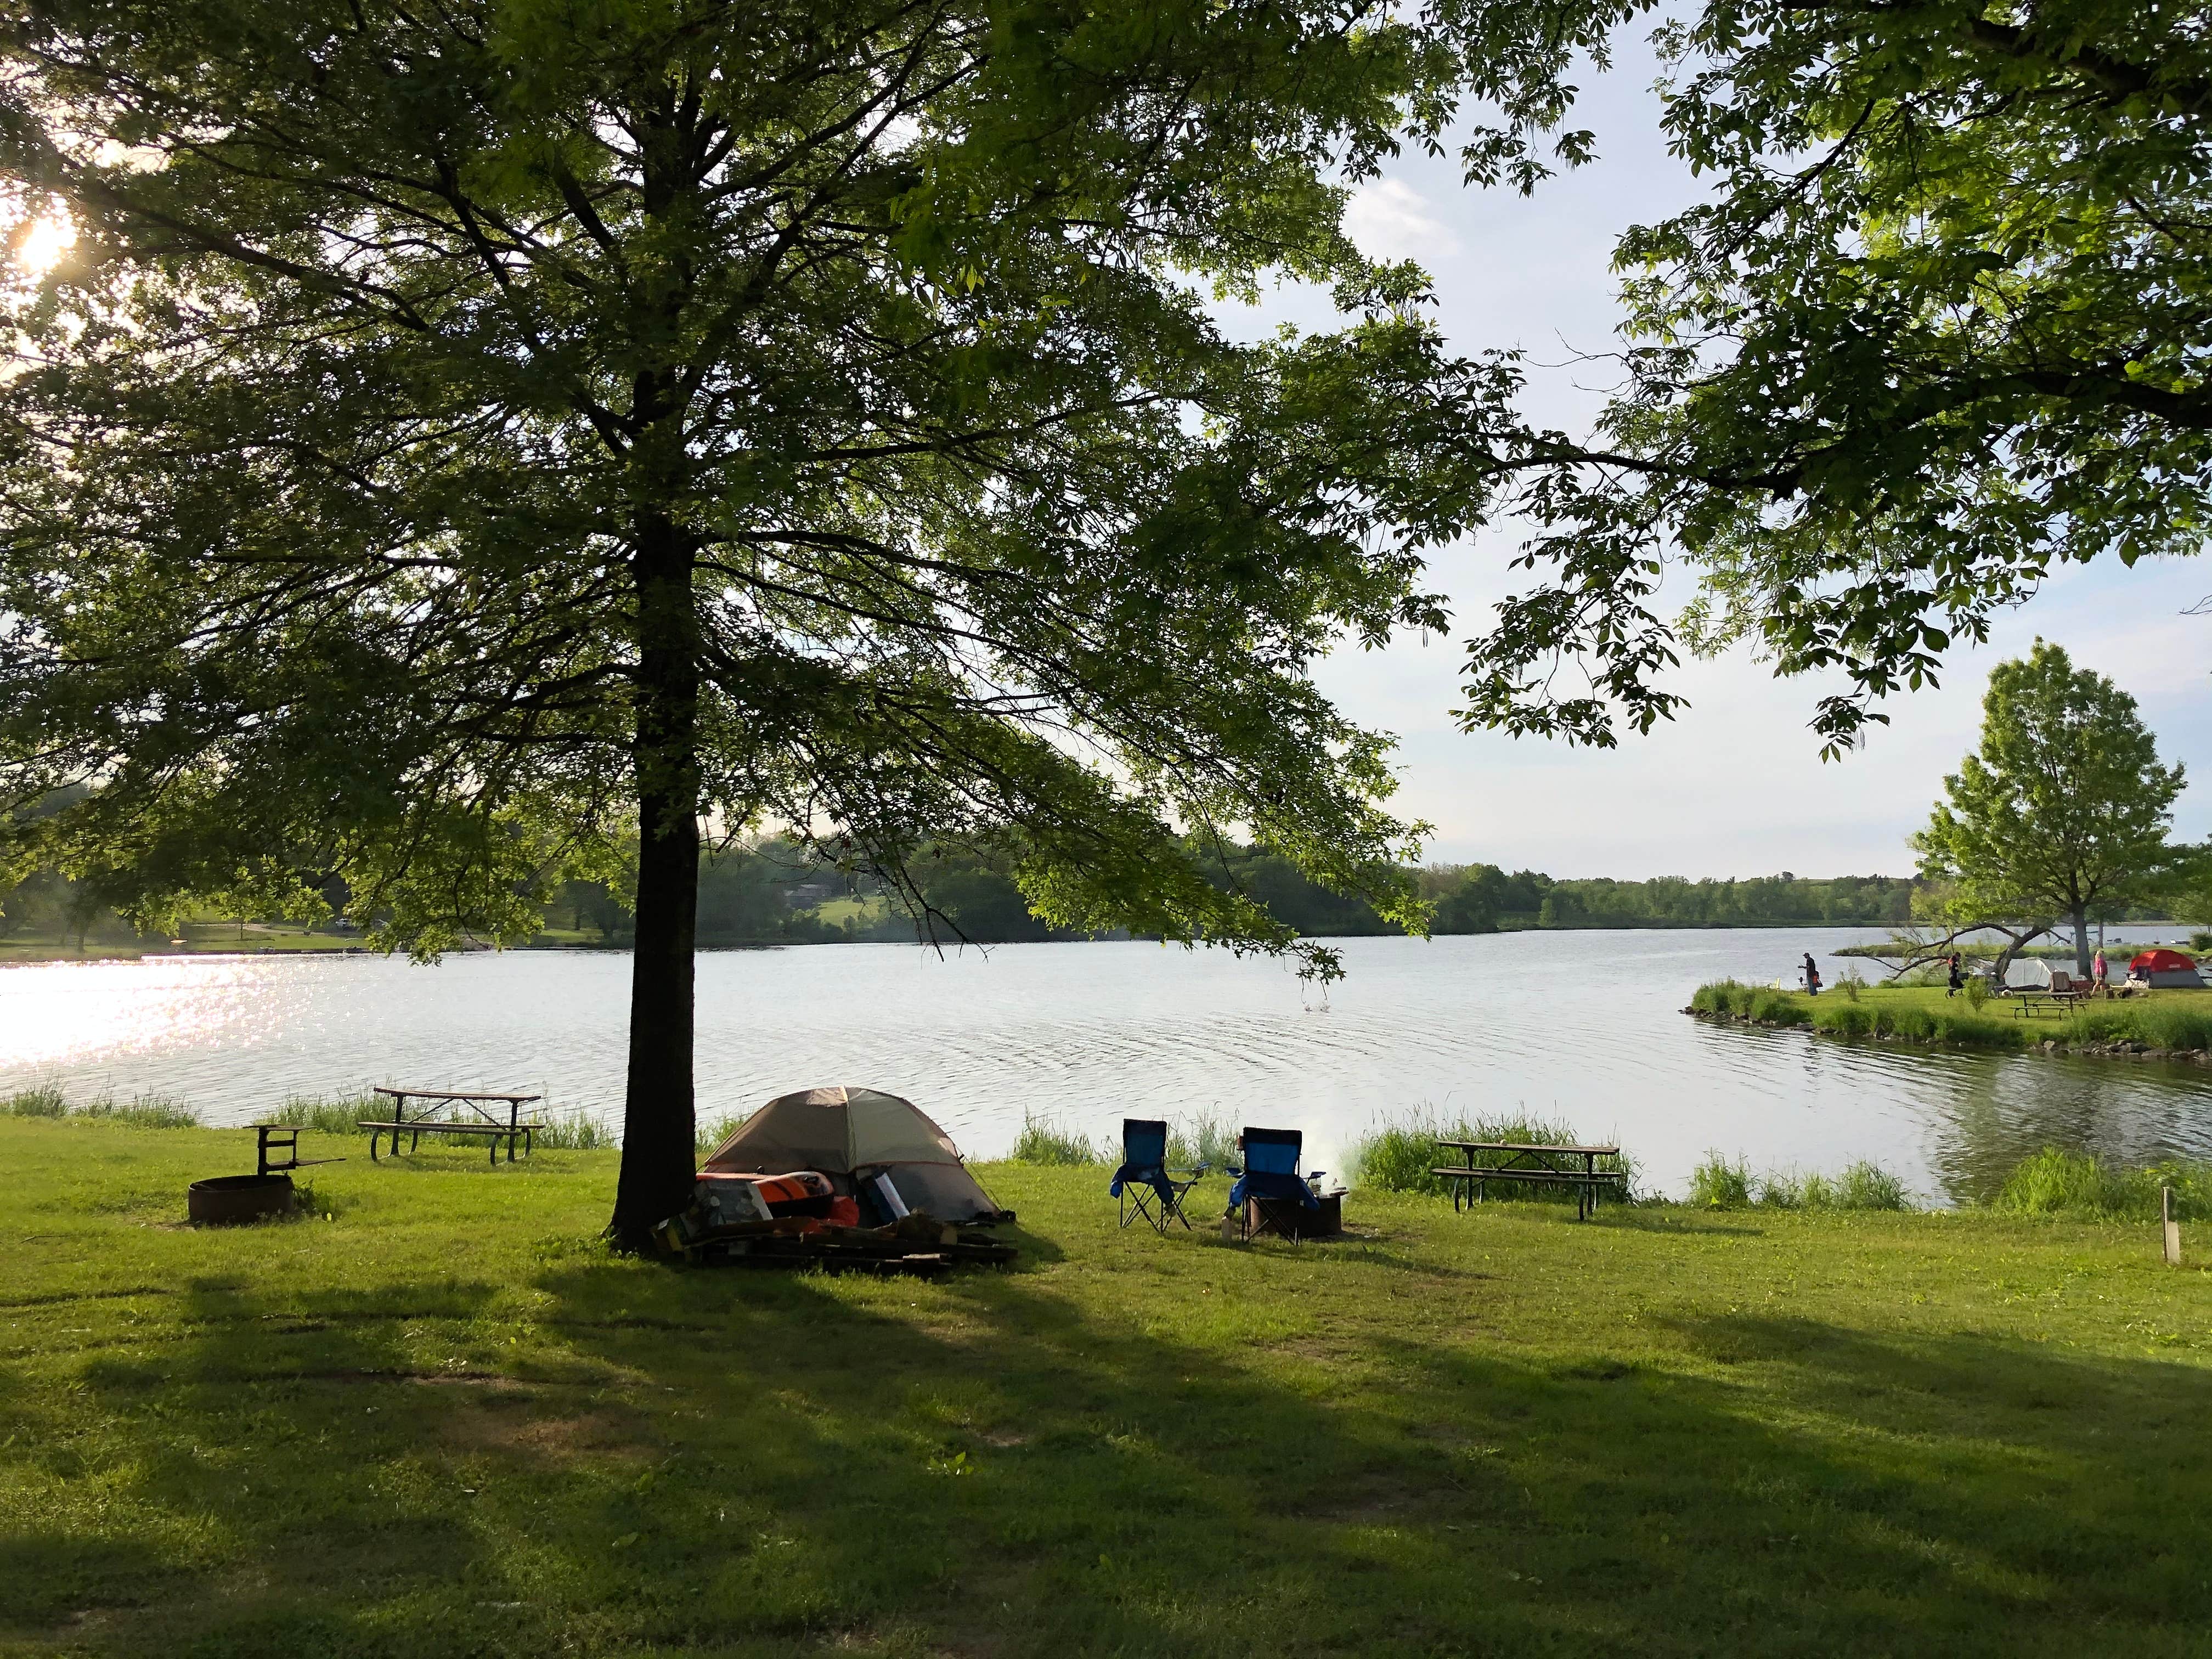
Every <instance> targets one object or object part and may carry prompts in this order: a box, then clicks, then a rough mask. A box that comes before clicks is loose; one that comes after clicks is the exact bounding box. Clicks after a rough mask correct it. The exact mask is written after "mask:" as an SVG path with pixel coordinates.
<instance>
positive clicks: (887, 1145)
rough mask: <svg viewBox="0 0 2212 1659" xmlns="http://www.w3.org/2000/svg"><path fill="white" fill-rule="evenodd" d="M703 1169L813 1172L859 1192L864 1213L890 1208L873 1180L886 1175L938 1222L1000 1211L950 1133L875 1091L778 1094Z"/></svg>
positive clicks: (902, 1197)
mask: <svg viewBox="0 0 2212 1659" xmlns="http://www.w3.org/2000/svg"><path fill="white" fill-rule="evenodd" d="M707 1168H708V1169H710V1170H732V1171H743V1172H746V1173H750V1174H757V1175H781V1174H783V1173H784V1172H785V1171H786V1170H820V1171H821V1172H822V1173H823V1175H826V1176H829V1178H830V1180H831V1181H832V1182H834V1183H836V1186H837V1188H838V1189H839V1190H840V1191H843V1192H854V1193H855V1194H858V1196H859V1197H860V1200H861V1202H862V1206H863V1208H864V1210H865V1209H866V1207H867V1206H869V1205H870V1204H873V1205H874V1206H876V1207H877V1208H878V1209H879V1210H880V1209H884V1208H887V1207H890V1206H889V1204H888V1197H887V1195H884V1194H882V1193H881V1188H879V1187H878V1185H877V1182H876V1177H877V1176H888V1177H889V1178H890V1185H891V1188H892V1189H893V1190H894V1191H895V1192H896V1194H897V1196H898V1199H899V1201H900V1203H901V1204H902V1205H903V1206H904V1207H905V1208H907V1209H908V1210H927V1211H928V1212H929V1213H930V1214H932V1215H933V1216H935V1217H936V1218H938V1219H939V1220H940V1221H978V1220H984V1219H987V1218H993V1217H995V1216H997V1215H998V1214H999V1213H1000V1211H999V1206H997V1205H996V1204H995V1203H994V1202H993V1201H992V1199H991V1195H990V1194H988V1193H987V1192H985V1191H984V1190H983V1189H982V1188H981V1187H980V1186H978V1185H977V1184H976V1182H975V1176H971V1175H969V1173H968V1168H967V1165H965V1164H963V1163H961V1161H960V1151H959V1148H957V1146H954V1145H953V1144H952V1139H951V1136H949V1135H947V1134H946V1133H945V1131H944V1130H942V1129H940V1128H939V1127H937V1125H935V1124H934V1123H933V1122H931V1121H929V1119H928V1118H927V1116H925V1115H923V1113H922V1112H921V1109H919V1108H917V1107H916V1106H915V1104H914V1103H912V1102H911V1101H905V1100H901V1099H900V1098H899V1097H897V1096H896V1095H887V1094H884V1092H883V1091H881V1090H879V1089H837V1088H830V1089H808V1090H805V1091H803V1092H801V1093H799V1094H795V1095H779V1096H777V1097H775V1099H774V1100H771V1101H770V1102H769V1103H768V1104H767V1105H765V1106H763V1107H762V1108H761V1109H760V1110H758V1111H757V1112H755V1113H754V1114H753V1115H751V1116H750V1117H749V1118H747V1119H746V1120H745V1121H744V1124H743V1125H742V1126H741V1127H739V1128H738V1130H737V1131H736V1133H733V1134H732V1135H731V1136H730V1138H729V1139H727V1140H725V1141H724V1142H723V1143H722V1144H721V1145H720V1146H717V1147H716V1148H714V1155H713V1156H712V1157H710V1158H708V1160H707ZM885 1218H888V1217H885Z"/></svg>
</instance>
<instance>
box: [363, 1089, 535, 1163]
mask: <svg viewBox="0 0 2212 1659" xmlns="http://www.w3.org/2000/svg"><path fill="white" fill-rule="evenodd" d="M374 1093H377V1094H380V1095H382V1096H384V1097H386V1099H388V1100H389V1101H391V1102H392V1115H391V1116H390V1117H388V1118H362V1119H359V1120H357V1121H356V1124H355V1127H356V1128H362V1129H366V1130H368V1156H369V1160H370V1162H372V1163H374V1162H375V1161H376V1143H377V1139H378V1137H380V1136H381V1135H385V1134H389V1135H390V1136H391V1137H392V1157H394V1158H397V1157H398V1156H399V1137H400V1136H401V1135H403V1134H404V1135H407V1136H408V1137H410V1139H409V1140H408V1143H407V1150H408V1151H409V1152H413V1151H415V1149H416V1147H418V1146H421V1145H422V1137H423V1136H424V1135H456V1136H459V1137H460V1138H462V1139H480V1140H483V1141H484V1142H485V1143H486V1150H487V1151H488V1152H489V1153H490V1154H491V1161H492V1162H493V1163H494V1164H497V1163H498V1162H499V1147H500V1143H501V1141H502V1140H504V1141H505V1142H506V1143H507V1162H508V1163H509V1164H512V1163H513V1162H514V1143H515V1142H516V1141H518V1140H520V1142H521V1143H522V1152H523V1156H525V1157H528V1156H529V1154H530V1138H531V1136H532V1134H533V1133H535V1132H536V1131H537V1130H538V1129H540V1128H542V1127H544V1126H543V1125H542V1124H538V1123H535V1122H525V1121H523V1118H522V1109H523V1108H524V1107H525V1106H527V1105H529V1104H530V1103H531V1102H532V1101H534V1100H541V1099H543V1098H544V1097H543V1096H542V1095H507V1094H494V1093H489V1092H485V1091H478V1090H469V1089H385V1088H379V1089H377V1090H375V1091H374ZM410 1100H420V1101H427V1102H428V1103H429V1104H428V1105H427V1106H426V1107H425V1108H424V1109H423V1111H422V1115H421V1116H419V1117H410V1116H408V1115H407V1103H408V1102H409V1101H410ZM454 1105H464V1106H466V1107H467V1108H468V1109H470V1110H471V1111H472V1112H474V1113H475V1114H476V1118H475V1119H474V1120H473V1121H471V1120H470V1119H466V1118H463V1119H459V1120H455V1119H452V1118H441V1117H434V1116H432V1115H431V1114H432V1113H434V1112H437V1111H440V1110H441V1109H447V1108H450V1107H453V1106H454ZM501 1106H504V1107H506V1108H507V1121H506V1122H504V1123H502V1122H501V1121H499V1113H498V1110H497V1109H498V1108H499V1107H501Z"/></svg>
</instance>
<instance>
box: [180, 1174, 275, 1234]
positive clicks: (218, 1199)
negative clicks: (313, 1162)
mask: <svg viewBox="0 0 2212 1659" xmlns="http://www.w3.org/2000/svg"><path fill="white" fill-rule="evenodd" d="M185 1204H186V1206H188V1208H189V1210H190V1212H191V1218H192V1219H193V1220H195V1221H199V1222H206V1223H209V1224H210V1225H222V1224H224V1223H228V1222H235V1221H258V1220H259V1219H260V1218H262V1217H263V1216H265V1215H289V1214H290V1213H291V1212H292V1177H291V1176H288V1175H237V1176H210V1177H209V1178H208V1179H207V1180H205V1181H195V1182H192V1184H191V1187H190V1188H187V1189H186V1191H185Z"/></svg>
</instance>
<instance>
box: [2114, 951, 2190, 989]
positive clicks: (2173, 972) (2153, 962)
mask: <svg viewBox="0 0 2212 1659" xmlns="http://www.w3.org/2000/svg"><path fill="white" fill-rule="evenodd" d="M2128 972H2129V973H2130V975H2133V976H2134V977H2136V978H2137V979H2141V980H2146V981H2148V982H2149V983H2151V984H2152V985H2154V986H2188V987H2193V988H2195V989H2197V990H2200V991H2201V990H2203V988H2204V981H2203V976H2202V975H2199V974H2198V973H2197V963H2196V962H2195V961H2194V960H2192V959H2191V957H2185V956H2184V955H2182V954H2181V952H2180V951H2163V950H2161V951H2138V952H2136V955H2135V957H2133V958H2132V959H2131V960H2130V962H2129V963H2128Z"/></svg>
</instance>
